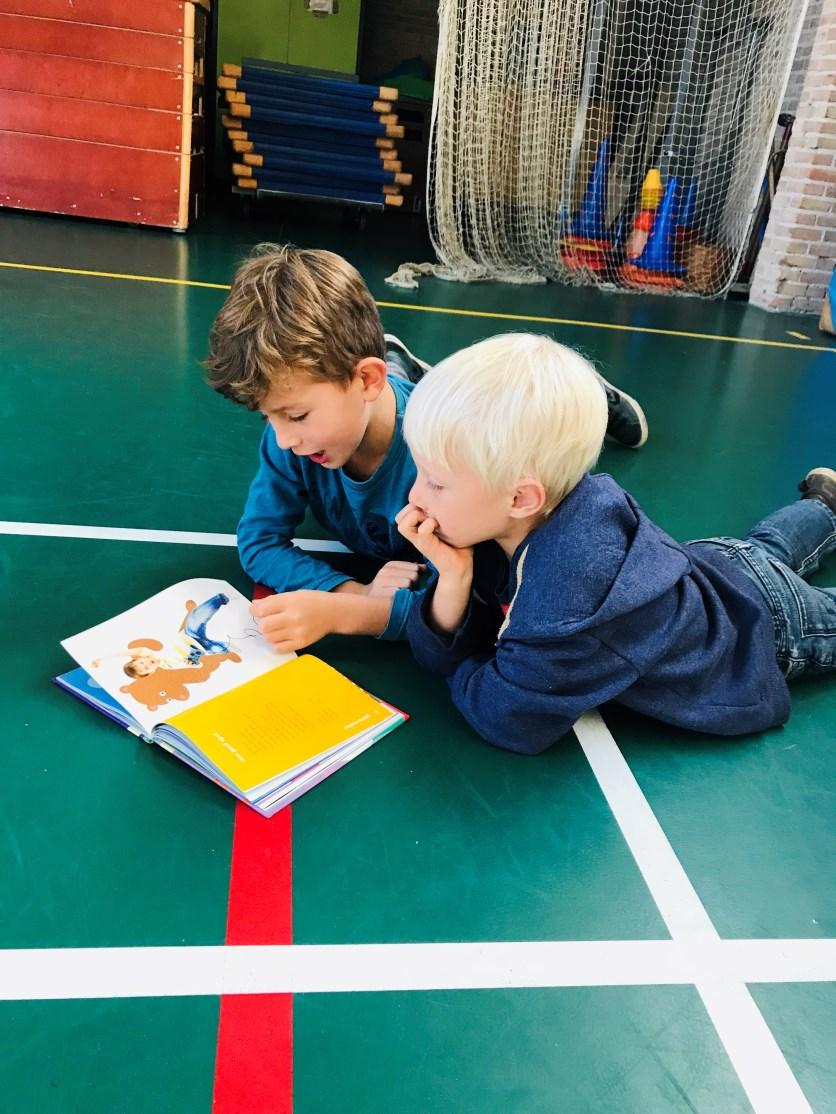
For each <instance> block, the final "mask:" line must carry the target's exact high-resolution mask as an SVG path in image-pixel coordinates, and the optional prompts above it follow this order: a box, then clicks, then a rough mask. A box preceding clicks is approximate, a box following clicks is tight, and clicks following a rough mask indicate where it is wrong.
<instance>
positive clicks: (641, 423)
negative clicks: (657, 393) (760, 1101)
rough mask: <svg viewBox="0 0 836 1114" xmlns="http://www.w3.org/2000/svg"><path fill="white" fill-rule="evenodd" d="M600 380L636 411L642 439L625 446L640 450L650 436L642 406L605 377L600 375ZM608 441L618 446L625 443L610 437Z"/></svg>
mask: <svg viewBox="0 0 836 1114" xmlns="http://www.w3.org/2000/svg"><path fill="white" fill-rule="evenodd" d="M598 378H599V379H600V380H601V382H602V383H604V384H605V385H606V386H607V387H609V388H610V390H611V391H617V392H618V393H619V394H620V395H621V397H622V398H626V399H627V401H628V402H629V403H630V405H631V406H632V407H633V409H634V410H635V412H636V417H637V418H638V419H639V426H640V428H641V437H640V438H639V440H638V441H637V442H636V443H635V445H625V446H624V447H625V448H627V449H640V448H641V447H642V445H644V444H645V443H646V442H647V438H648V437H649V436H650V430H649V429H648V427H647V417H646V415H645V412H644V410H642V408H641V406H639V404H638V402H637V401H636V399H634V398H633V396H632V395H628V394H627V392H626V391H623V390H622V389H621V387H616V386H615V385H614V384H613V383H610V381H609V380H608V379H605V378H604V377H603V375H601V374H600V373H599V376H598ZM607 440H608V441H615V443H616V444H617V445H623V444H624V442H623V441H619V440H618V438H617V437H610V436H609V435H608V436H607Z"/></svg>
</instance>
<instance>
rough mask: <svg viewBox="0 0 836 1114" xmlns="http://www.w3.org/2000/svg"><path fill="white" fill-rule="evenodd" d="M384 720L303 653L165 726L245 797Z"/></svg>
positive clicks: (363, 697) (376, 707) (383, 713)
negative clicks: (173, 729)
mask: <svg viewBox="0 0 836 1114" xmlns="http://www.w3.org/2000/svg"><path fill="white" fill-rule="evenodd" d="M390 715H391V712H390V711H389V709H388V708H386V707H385V706H384V705H383V704H380V703H379V702H378V701H377V700H375V699H374V697H372V696H369V694H368V693H367V692H364V691H363V690H362V689H361V688H359V687H358V686H357V685H355V684H354V682H353V681H349V680H348V678H347V677H344V676H343V675H342V673H339V672H338V671H337V670H336V669H332V668H331V666H330V665H326V663H325V662H324V661H320V660H319V658H315V657H313V656H312V655H311V654H304V655H303V656H302V657H299V658H294V659H293V660H292V661H289V662H287V663H286V664H285V665H280V666H277V667H276V668H275V669H273V670H271V671H270V672H269V673H265V674H263V675H262V676H261V677H255V678H254V679H253V680H251V681H247V682H246V683H245V684H243V685H239V686H238V688H235V689H232V691H230V692H225V693H222V694H221V695H220V696H216V697H213V699H211V700H207V701H206V702H205V703H203V704H199V705H198V706H197V707H196V708H189V709H188V710H187V711H184V712H181V713H180V714H179V715H176V716H173V717H172V718H171V719H169V720H167V721H166V722H167V723H168V724H169V725H170V726H171V727H176V728H177V730H178V731H181V732H182V733H183V734H184V735H185V736H186V737H187V738H188V739H190V740H191V741H192V742H193V743H194V744H195V746H197V747H199V748H200V750H202V751H203V753H204V754H205V755H206V757H207V758H208V759H209V761H210V762H213V763H214V764H215V765H216V766H217V767H218V769H219V770H222V771H223V773H224V774H225V775H226V776H227V777H228V778H229V780H230V781H231V782H232V783H233V784H234V785H235V786H237V788H238V789H240V790H242V791H243V792H247V791H248V790H250V789H252V788H254V787H255V786H257V785H261V784H262V783H263V782H265V781H268V780H269V779H271V778H274V777H276V776H277V775H279V774H281V773H284V772H285V771H286V770H290V769H293V767H294V766H299V765H300V764H301V763H303V762H307V761H308V760H309V759H311V758H314V757H315V756H316V755H318V754H320V753H321V752H322V751H325V750H330V749H331V748H332V747H335V746H339V744H340V743H343V742H345V741H346V740H347V739H351V738H353V737H354V736H355V735H359V734H360V733H361V732H364V731H368V730H369V729H370V728H372V727H374V726H375V725H376V724H379V723H382V722H383V721H384V720H386V719H388V718H389V717H390Z"/></svg>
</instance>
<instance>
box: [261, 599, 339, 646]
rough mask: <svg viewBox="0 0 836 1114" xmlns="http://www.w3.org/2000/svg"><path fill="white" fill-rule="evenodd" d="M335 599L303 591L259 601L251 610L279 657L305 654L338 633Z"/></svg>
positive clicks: (264, 635)
mask: <svg viewBox="0 0 836 1114" xmlns="http://www.w3.org/2000/svg"><path fill="white" fill-rule="evenodd" d="M334 603H335V597H334V596H332V595H330V594H329V593H328V592H317V591H314V590H310V589H303V590H300V591H298V592H281V593H280V594H279V595H276V596H267V597H266V598H265V599H262V600H256V602H255V603H254V604H253V605H252V607H251V608H250V612H251V614H252V615H253V616H254V617H255V618H256V619H257V620H258V627H259V630H260V631H261V634H262V635H263V637H264V638H265V639H266V640H267V641H268V642H269V643H270V645H271V646H272V647H273V649H274V650H275V651H276V653H277V654H289V653H292V652H293V651H294V650H302V649H304V647H305V646H310V645H311V643H312V642H318V641H319V640H320V638H324V637H325V635H326V634H331V633H332V632H333V631H334V630H335V629H336V626H335V617H336V611H335V608H334Z"/></svg>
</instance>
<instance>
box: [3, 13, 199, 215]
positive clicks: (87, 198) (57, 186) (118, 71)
mask: <svg viewBox="0 0 836 1114" xmlns="http://www.w3.org/2000/svg"><path fill="white" fill-rule="evenodd" d="M208 6H209V0H153V2H151V3H148V4H142V5H136V6H134V5H131V4H128V3H125V2H124V0H0V205H4V206H8V207H11V208H17V209H40V210H42V211H46V212H51V213H70V214H72V215H75V216H84V217H99V218H101V219H106V220H119V221H130V222H131V223H134V224H154V225H161V226H163V227H165V228H175V229H185V228H186V227H188V224H189V220H190V219H194V218H195V217H196V216H197V212H198V208H199V205H200V201H201V195H202V192H203V175H204V167H203V138H204V132H203V103H204V98H203V73H204V67H203V58H204V51H205V42H206V33H205V32H206V9H208Z"/></svg>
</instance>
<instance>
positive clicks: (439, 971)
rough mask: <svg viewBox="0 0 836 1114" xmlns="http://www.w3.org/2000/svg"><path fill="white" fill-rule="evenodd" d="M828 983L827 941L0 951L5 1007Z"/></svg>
mask: <svg viewBox="0 0 836 1114" xmlns="http://www.w3.org/2000/svg"><path fill="white" fill-rule="evenodd" d="M834 979H836V939H827V940H703V941H699V942H697V941H693V940H691V941H687V942H683V941H677V940H565V941H531V942H528V941H516V942H507V943H506V942H502V943H500V942H485V943H464V944H462V943H454V944H453V943H450V944H308V945H306V944H285V945H281V944H276V945H251V946H232V945H218V946H211V947H153V948H144V947H138V948H22V949H17V948H14V949H7V950H0V999H3V1000H7V1001H22V1000H33V999H64V998H148V997H161V998H162V997H183V996H188V995H207V994H211V995H219V994H319V993H327V994H331V993H363V992H379V991H421V990H474V989H478V990H486V989H522V988H529V987H539V988H543V987H552V988H554V987H602V986H681V985H694V984H698V985H700V986H703V987H705V988H707V990H708V991H709V993H711V994H714V995H718V996H722V995H726V994H728V993H730V992H736V991H737V990H738V989H740V988H741V987H742V984H743V983H744V982H750V983H784V982H791V983H800V982H832V981H833V980H834ZM729 1016H732V1015H731V1011H730V1012H729ZM763 1068H764V1071H765V1072H766V1073H767V1074H768V1065H763ZM756 1109H766V1108H759V1107H756ZM781 1109H782V1110H784V1111H787V1110H792V1109H795V1108H794V1107H791V1106H786V1105H784V1106H782V1107H781Z"/></svg>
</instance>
